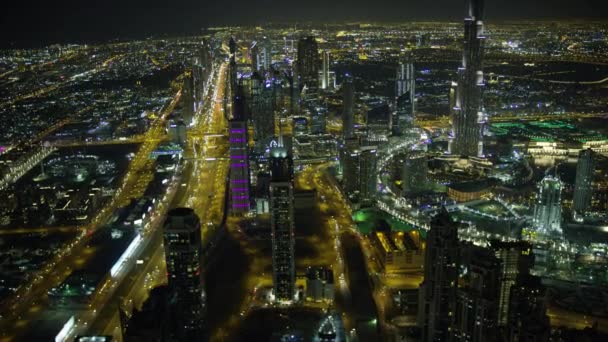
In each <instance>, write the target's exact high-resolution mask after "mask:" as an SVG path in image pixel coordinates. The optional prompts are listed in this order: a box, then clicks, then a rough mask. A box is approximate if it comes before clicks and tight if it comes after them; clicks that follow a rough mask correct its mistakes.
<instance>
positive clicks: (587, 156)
mask: <svg viewBox="0 0 608 342" xmlns="http://www.w3.org/2000/svg"><path fill="white" fill-rule="evenodd" d="M594 171H595V166H594V161H593V151H592V150H591V149H586V150H583V151H581V152H580V153H579V154H578V163H577V164H576V179H575V181H574V200H573V202H572V211H573V213H574V217H575V219H577V218H578V217H579V216H582V215H583V214H584V213H585V211H586V210H587V208H589V205H590V204H591V196H592V195H593V173H594ZM581 219H582V217H581Z"/></svg>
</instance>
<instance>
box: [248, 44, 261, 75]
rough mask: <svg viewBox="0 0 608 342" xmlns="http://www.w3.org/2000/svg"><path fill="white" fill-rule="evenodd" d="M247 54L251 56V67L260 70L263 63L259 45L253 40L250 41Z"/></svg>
mask: <svg viewBox="0 0 608 342" xmlns="http://www.w3.org/2000/svg"><path fill="white" fill-rule="evenodd" d="M249 56H250V57H251V67H252V68H253V70H256V71H262V70H263V69H264V64H263V62H262V60H261V58H262V56H261V53H260V47H259V46H258V42H257V41H255V40H254V41H253V42H252V43H251V47H250V48H249Z"/></svg>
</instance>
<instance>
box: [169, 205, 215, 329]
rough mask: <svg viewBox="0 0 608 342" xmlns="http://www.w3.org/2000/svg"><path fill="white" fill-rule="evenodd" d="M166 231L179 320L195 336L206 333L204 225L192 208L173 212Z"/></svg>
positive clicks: (170, 273) (170, 213)
mask: <svg viewBox="0 0 608 342" xmlns="http://www.w3.org/2000/svg"><path fill="white" fill-rule="evenodd" d="M163 230H164V245H165V259H166V263H167V275H168V282H169V288H170V290H171V291H172V293H173V294H174V297H175V299H176V302H177V303H176V304H177V305H176V307H177V314H178V316H179V317H175V319H176V320H177V321H179V322H181V323H182V324H183V326H182V327H181V328H182V329H183V330H184V331H186V332H187V334H191V333H192V332H196V331H200V330H201V329H202V327H203V318H204V313H205V299H204V296H205V292H204V288H203V272H202V270H201V265H202V260H201V258H202V245H201V225H200V221H199V219H198V216H196V214H195V213H194V210H192V209H190V208H176V209H171V210H170V211H169V213H168V214H167V219H166V220H165V223H164V229H163Z"/></svg>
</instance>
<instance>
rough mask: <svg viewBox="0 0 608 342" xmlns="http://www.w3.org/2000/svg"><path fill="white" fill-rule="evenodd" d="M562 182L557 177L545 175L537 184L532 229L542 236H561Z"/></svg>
mask: <svg viewBox="0 0 608 342" xmlns="http://www.w3.org/2000/svg"><path fill="white" fill-rule="evenodd" d="M562 187H563V185H562V182H561V180H560V179H559V178H558V177H557V176H552V175H547V176H545V178H543V180H542V181H541V182H540V184H539V190H538V194H537V195H536V206H535V207H534V218H533V220H534V227H535V228H536V230H537V231H539V232H540V233H542V234H544V235H554V236H557V235H561V233H562V228H561V221H562Z"/></svg>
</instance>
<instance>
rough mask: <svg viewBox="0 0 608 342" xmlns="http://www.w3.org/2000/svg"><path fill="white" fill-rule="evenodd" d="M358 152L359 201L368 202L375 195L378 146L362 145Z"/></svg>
mask: <svg viewBox="0 0 608 342" xmlns="http://www.w3.org/2000/svg"><path fill="white" fill-rule="evenodd" d="M359 153H360V156H359V180H358V182H359V201H360V202H361V203H367V204H369V203H371V201H373V199H374V198H375V196H376V176H377V174H378V173H377V172H376V163H377V160H378V146H362V147H361V150H360V152H359ZM349 176H350V175H349Z"/></svg>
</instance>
